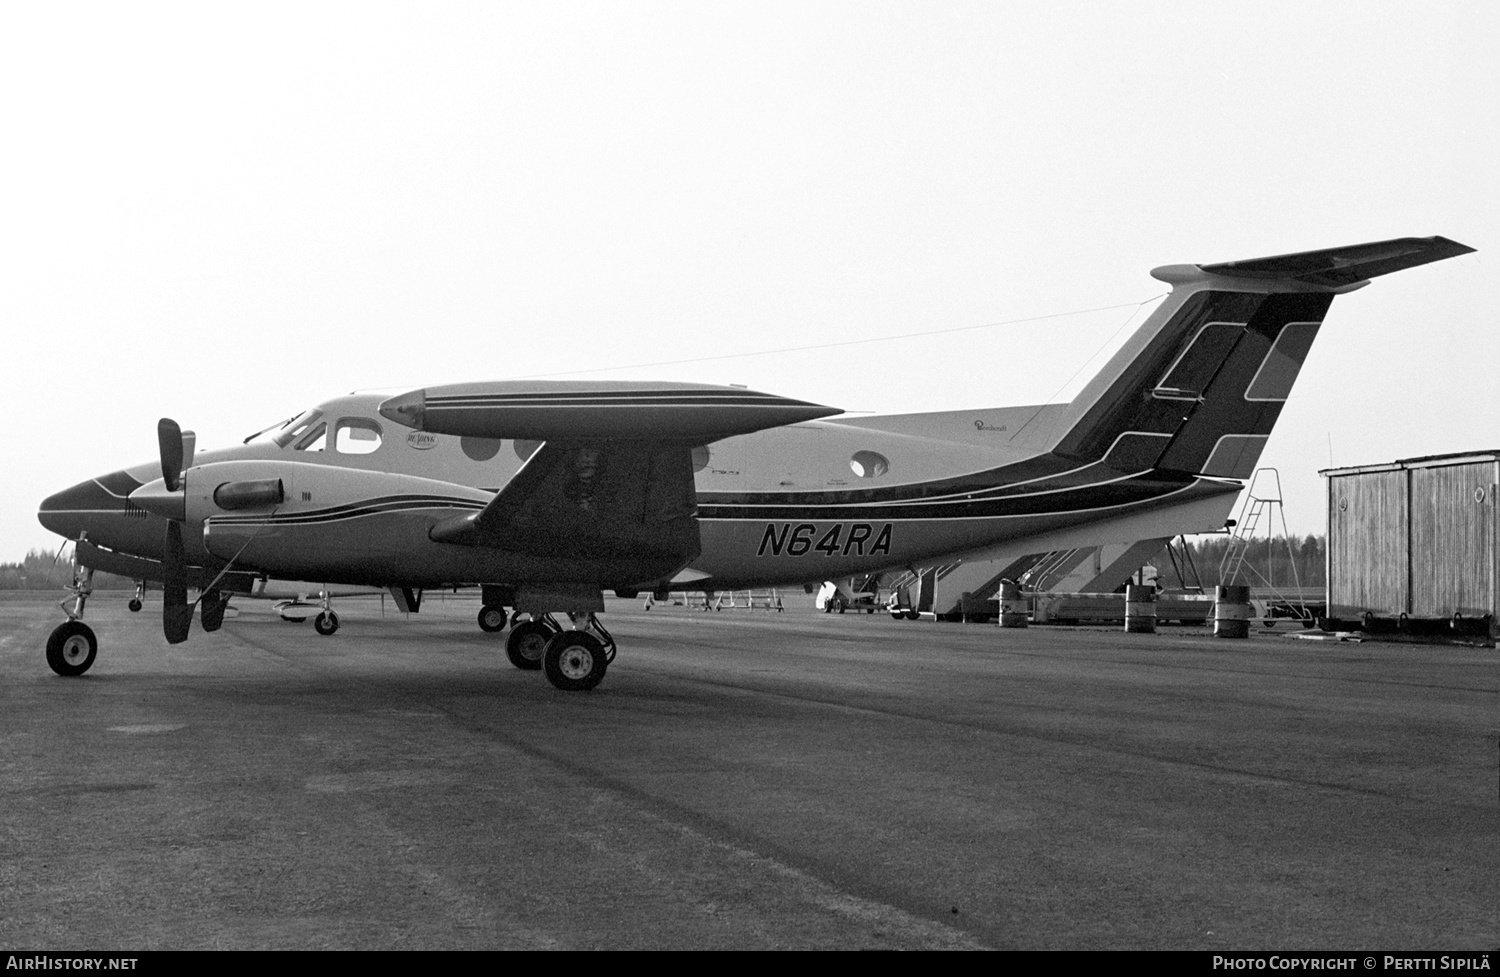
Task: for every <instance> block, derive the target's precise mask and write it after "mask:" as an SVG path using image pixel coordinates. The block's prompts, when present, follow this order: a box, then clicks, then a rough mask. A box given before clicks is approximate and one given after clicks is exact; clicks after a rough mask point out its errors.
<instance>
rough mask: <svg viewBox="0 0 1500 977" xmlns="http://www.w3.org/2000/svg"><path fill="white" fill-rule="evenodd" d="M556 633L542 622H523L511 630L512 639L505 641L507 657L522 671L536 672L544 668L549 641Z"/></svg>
mask: <svg viewBox="0 0 1500 977" xmlns="http://www.w3.org/2000/svg"><path fill="white" fill-rule="evenodd" d="M482 626H483V625H481V627H482ZM554 633H555V632H554V631H553V630H552V629H551V628H549V627H548V626H547V625H545V624H543V623H542V622H541V621H522V622H521V623H520V624H517V625H516V626H515V627H514V628H512V629H511V632H510V637H508V638H506V639H505V657H507V658H509V659H510V663H511V664H512V665H514V666H516V667H517V668H519V669H521V670H522V671H526V672H534V671H536V670H537V669H539V668H541V667H542V656H543V655H544V654H545V653H546V650H547V640H548V639H549V638H551V637H552V635H553V634H554Z"/></svg>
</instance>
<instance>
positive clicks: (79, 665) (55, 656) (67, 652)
mask: <svg viewBox="0 0 1500 977" xmlns="http://www.w3.org/2000/svg"><path fill="white" fill-rule="evenodd" d="M98 653H99V641H98V639H97V638H95V637H94V630H93V628H90V627H89V626H88V625H87V624H84V623H83V622H82V621H64V622H63V623H62V624H59V625H58V626H57V628H56V629H55V630H54V631H53V632H52V634H51V636H50V637H48V638H47V664H48V665H50V666H51V667H52V670H53V671H54V672H56V673H57V674H59V675H66V676H69V677H72V676H74V675H82V674H83V673H84V672H86V671H88V670H89V666H91V665H93V664H94V656H95V655H97V654H98Z"/></svg>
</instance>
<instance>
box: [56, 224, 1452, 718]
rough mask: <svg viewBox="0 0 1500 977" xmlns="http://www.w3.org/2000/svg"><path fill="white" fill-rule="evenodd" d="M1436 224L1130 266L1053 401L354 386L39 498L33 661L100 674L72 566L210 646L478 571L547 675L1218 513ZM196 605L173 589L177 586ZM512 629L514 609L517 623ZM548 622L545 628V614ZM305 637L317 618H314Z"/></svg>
mask: <svg viewBox="0 0 1500 977" xmlns="http://www.w3.org/2000/svg"><path fill="white" fill-rule="evenodd" d="M1472 250H1473V249H1472V248H1468V247H1465V246H1464V245H1461V244H1457V243H1455V242H1453V241H1449V240H1447V239H1445V238H1441V237H1431V238H1401V239H1398V240H1392V241H1383V242H1378V243H1374V244H1364V245H1356V246H1352V247H1345V248H1333V249H1329V250H1325V251H1312V252H1306V253H1302V254H1293V255H1282V256H1278V257H1272V258H1259V259H1253V260H1249V261H1237V262H1228V263H1223V264H1209V265H1171V266H1168V267H1164V268H1158V269H1156V270H1155V271H1153V272H1152V274H1153V275H1154V276H1155V277H1156V278H1158V279H1160V280H1162V281H1165V282H1168V283H1170V284H1171V285H1172V291H1171V293H1170V294H1169V295H1168V296H1167V298H1166V299H1165V300H1164V301H1163V303H1162V304H1161V305H1160V306H1159V307H1158V308H1157V309H1156V311H1155V312H1154V313H1153V314H1152V315H1151V316H1150V318H1148V319H1147V321H1146V322H1145V323H1144V324H1143V325H1142V326H1141V327H1140V328H1139V329H1138V330H1137V331H1136V333H1135V334H1134V335H1133V336H1132V337H1131V338H1130V340H1129V341H1128V342H1127V343H1126V344H1125V346H1124V347H1123V348H1122V349H1121V350H1120V351H1119V352H1118V353H1117V354H1116V355H1115V356H1114V357H1113V358H1112V359H1111V360H1110V362H1109V363H1108V364H1107V365H1106V366H1105V367H1104V369H1103V370H1102V371H1101V372H1100V373H1099V375H1098V376H1096V377H1095V378H1094V379H1093V380H1092V381H1091V382H1090V383H1089V385H1088V386H1087V387H1086V388H1085V389H1084V390H1083V392H1082V393H1080V394H1079V395H1078V397H1077V398H1075V399H1074V400H1073V402H1072V403H1069V404H1056V405H1045V406H1039V407H1038V406H1032V407H1013V408H996V409H984V410H975V411H958V412H943V413H931V414H907V415H895V416H887V417H861V418H853V419H851V418H838V419H835V420H830V419H829V418H830V417H832V416H833V415H836V414H839V413H840V412H839V411H838V410H836V409H834V408H830V407H823V406H820V405H817V404H812V403H807V402H804V401H797V400H789V399H787V398H783V397H776V396H773V395H770V394H764V393H757V392H754V391H750V390H744V389H741V388H737V387H717V386H707V385H697V384H682V383H642V382H540V381H501V382H495V383H465V384H457V385H451V386H436V387H427V388H424V389H421V390H415V391H411V392H409V393H406V394H403V395H401V396H397V397H384V396H380V395H375V394H352V395H350V396H347V397H341V398H337V399H335V400H331V401H328V402H326V403H324V404H321V405H319V406H318V407H316V408H314V409H312V410H309V411H306V412H304V413H302V414H299V415H297V416H296V417H294V418H292V419H291V420H288V421H286V422H285V423H283V424H281V425H278V426H273V428H270V429H267V430H266V431H263V432H261V433H260V434H258V435H255V436H252V437H251V438H248V439H246V441H245V443H244V444H241V445H237V446H235V447H232V448H226V449H222V450H218V451H206V452H198V453H195V452H194V450H193V448H194V446H193V445H192V443H191V439H190V438H184V436H183V434H182V432H181V431H180V430H179V428H178V426H177V425H176V424H175V423H174V422H172V421H170V420H163V421H162V422H161V424H160V426H159V428H158V448H159V458H158V459H157V461H154V462H149V463H144V464H141V465H137V466H135V467H133V468H127V469H124V470H122V471H117V472H114V473H112V474H109V475H103V476H100V477H99V478H95V479H91V480H89V481H87V482H83V483H81V484H79V485H75V486H73V487H72V488H69V489H66V490H64V491H62V492H59V493H57V494H56V495H53V496H51V497H50V498H48V499H47V500H46V501H44V502H43V503H42V506H41V511H40V513H39V517H40V519H41V521H42V523H43V525H45V526H46V527H47V528H49V529H51V530H53V531H54V532H57V533H59V534H61V535H63V536H66V537H67V538H69V539H72V540H75V541H77V546H76V548H75V552H76V559H77V561H78V563H79V564H80V567H81V568H83V572H81V573H80V574H79V576H78V584H77V586H76V589H75V593H74V597H75V600H74V602H73V605H72V608H71V609H69V610H68V615H69V620H68V621H67V622H65V623H64V624H62V625H60V626H59V627H58V628H57V630H56V631H54V632H53V634H52V636H51V638H50V639H49V641H48V646H47V659H48V663H49V664H50V665H51V667H52V668H53V669H54V670H55V671H57V672H58V673H60V674H63V675H78V674H82V673H83V672H84V671H86V670H87V669H88V668H89V666H90V665H91V664H92V663H93V661H94V657H95V653H96V650H97V641H96V639H95V636H94V634H93V632H92V630H91V629H90V628H89V627H88V626H87V625H86V624H84V623H83V622H82V621H81V620H80V619H79V618H81V616H82V612H83V605H84V598H85V597H86V595H87V593H88V579H87V574H88V573H89V572H92V570H93V569H101V570H107V571H111V572H116V573H121V574H127V575H130V576H133V577H135V578H137V579H152V580H161V581H162V582H163V594H164V599H163V629H164V631H165V634H166V637H167V640H168V641H169V642H173V643H176V642H180V641H183V640H185V639H186V638H187V636H188V632H189V630H190V627H191V623H192V616H193V608H194V607H195V606H197V607H198V608H200V613H201V620H202V626H203V628H204V630H205V631H214V630H216V629H217V628H218V627H219V625H220V624H221V622H222V619H223V612H224V605H225V602H226V601H227V599H228V595H229V594H230V593H234V592H244V591H247V590H249V589H250V587H251V585H252V584H253V583H254V582H255V581H256V580H257V579H263V578H266V577H272V578H283V579H300V580H319V581H326V582H328V583H331V584H345V585H354V586H375V587H381V588H390V589H391V591H392V593H393V594H395V595H396V596H397V598H398V601H399V602H401V603H402V605H403V607H406V608H407V609H409V610H416V609H417V608H418V606H419V604H420V594H421V590H422V588H432V587H439V586H459V585H470V586H473V585H478V586H479V587H480V588H481V594H482V602H481V603H482V609H481V611H480V615H479V624H480V626H481V627H482V628H484V629H485V630H487V631H498V630H501V629H503V628H504V627H505V625H506V623H507V621H508V620H513V621H514V627H513V628H512V631H511V633H510V635H509V637H508V639H507V642H506V650H507V652H508V654H509V656H510V659H511V661H512V662H513V663H514V664H515V665H517V666H518V667H520V668H527V669H536V668H541V669H543V670H544V671H545V673H546V675H547V677H548V679H549V680H551V682H552V683H553V684H554V685H556V686H557V687H559V688H562V689H570V690H574V689H590V688H593V687H594V686H596V685H597V684H598V683H599V681H600V680H601V679H602V678H603V677H604V673H605V669H606V667H607V665H608V663H609V662H610V661H612V660H613V658H614V652H615V643H614V641H613V639H612V638H611V637H610V635H609V632H608V631H607V630H605V628H604V626H603V625H602V624H601V623H600V621H599V618H598V616H597V615H598V614H599V613H600V612H601V611H603V610H604V602H603V593H604V592H605V591H607V590H612V591H614V592H615V593H617V594H620V595H624V596H633V595H635V594H636V593H639V592H640V591H646V590H650V591H655V592H665V591H669V590H686V589H692V590H707V591H712V590H723V589H730V588H745V587H750V586H762V587H763V586H776V585H794V584H800V583H806V582H809V581H821V580H829V579H835V578H838V577H842V576H849V575H852V574H855V573H870V572H876V571H880V570H883V569H889V568H894V567H910V566H914V565H927V564H931V563H934V562H940V561H944V560H951V559H952V558H954V557H962V558H966V559H983V560H1000V559H1010V558H1014V557H1019V556H1021V555H1024V554H1027V553H1036V552H1044V551H1048V550H1055V549H1061V548H1065V547H1072V546H1080V545H1097V544H1099V543H1103V542H1113V541H1134V540H1138V539H1147V538H1153V537H1164V536H1173V535H1177V534H1180V533H1193V532H1210V531H1214V530H1217V529H1219V528H1220V527H1221V526H1223V524H1224V521H1225V518H1226V517H1227V516H1228V515H1229V512H1230V508H1231V506H1232V505H1233V503H1234V500H1235V498H1236V496H1237V495H1238V494H1239V492H1240V489H1241V488H1242V483H1241V481H1240V480H1241V479H1244V478H1246V477H1248V476H1249V475H1250V474H1251V472H1252V471H1253V470H1254V467H1255V462H1256V460H1257V458H1258V457H1259V456H1260V453H1261V450H1262V448H1263V447H1264V446H1265V443H1266V440H1267V438H1268V436H1269V435H1270V433H1271V428H1272V425H1273V424H1274V423H1275V421H1276V418H1277V416H1278V415H1279V414H1280V411H1281V406H1282V404H1283V403H1284V402H1285V401H1286V398H1287V396H1288V394H1289V392H1290V390H1291V388H1292V382H1293V381H1294V380H1295V378H1296V376H1297V372H1298V369H1299V368H1300V366H1301V364H1302V362H1303V360H1304V358H1305V357H1306V355H1307V352H1308V349H1309V348H1310V346H1311V344H1312V341H1313V338H1314V336H1315V335H1316V333H1317V330H1318V327H1319V325H1320V324H1321V323H1322V321H1323V318H1324V315H1325V314H1326V312H1327V310H1328V307H1329V304H1330V303H1331V302H1332V301H1333V297H1334V296H1335V295H1338V294H1340V293H1343V292H1347V291H1351V290H1353V289H1356V288H1359V287H1361V286H1363V285H1365V284H1367V282H1368V280H1369V279H1370V278H1373V277H1376V276H1378V275H1384V274H1388V273H1390V272H1394V271H1399V270H1401V269H1404V268H1410V267H1414V266H1416V265H1421V264H1426V263H1428V262H1432V261H1438V260H1441V259H1443V258H1448V257H1452V256H1455V255H1459V254H1464V253H1467V252H1469V251H1472ZM189 587H195V588H197V589H198V590H199V592H200V595H199V596H198V598H197V599H196V600H195V601H193V602H192V603H189V601H188V589H189ZM512 613H513V615H514V616H513V617H512ZM555 614H564V615H566V616H567V617H568V619H569V621H570V622H571V627H565V626H563V625H561V624H559V623H558V622H557V620H556V619H555V618H554V616H553V615H555ZM318 624H319V628H318V629H319V630H320V631H322V632H324V633H331V632H332V631H333V630H335V629H336V628H337V618H336V616H335V615H334V614H333V613H332V612H331V610H328V609H327V608H326V607H325V609H324V611H323V613H322V614H320V615H319V617H318Z"/></svg>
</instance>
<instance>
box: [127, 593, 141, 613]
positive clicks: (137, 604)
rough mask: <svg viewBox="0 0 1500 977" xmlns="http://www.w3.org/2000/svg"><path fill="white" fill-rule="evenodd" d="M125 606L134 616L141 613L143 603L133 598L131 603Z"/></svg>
mask: <svg viewBox="0 0 1500 977" xmlns="http://www.w3.org/2000/svg"><path fill="white" fill-rule="evenodd" d="M125 606H126V607H128V608H130V613H132V614H134V613H135V612H136V611H139V610H140V609H141V602H140V601H139V600H137V599H135V598H134V597H132V598H130V603H128V604H126V605H125Z"/></svg>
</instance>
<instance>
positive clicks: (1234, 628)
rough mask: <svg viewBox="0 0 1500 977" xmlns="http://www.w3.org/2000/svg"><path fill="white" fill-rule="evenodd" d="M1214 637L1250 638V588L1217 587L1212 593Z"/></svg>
mask: <svg viewBox="0 0 1500 977" xmlns="http://www.w3.org/2000/svg"><path fill="white" fill-rule="evenodd" d="M1214 637H1215V638H1248V637H1250V588H1249V587H1242V586H1237V585H1236V586H1228V587H1219V588H1217V589H1216V590H1215V591H1214Z"/></svg>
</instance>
